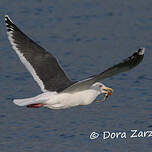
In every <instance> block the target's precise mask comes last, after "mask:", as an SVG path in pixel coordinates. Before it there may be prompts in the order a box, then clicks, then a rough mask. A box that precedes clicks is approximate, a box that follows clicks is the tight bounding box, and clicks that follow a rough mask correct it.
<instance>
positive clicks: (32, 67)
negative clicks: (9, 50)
mask: <svg viewBox="0 0 152 152" xmlns="http://www.w3.org/2000/svg"><path fill="white" fill-rule="evenodd" d="M5 23H6V28H7V34H8V38H9V40H10V43H11V44H12V47H13V49H14V50H15V52H16V53H17V55H18V56H19V58H20V60H21V62H22V63H23V64H24V65H25V67H26V68H27V69H28V71H29V72H30V73H31V74H32V76H33V78H34V79H35V81H36V82H37V83H38V84H39V86H40V88H41V90H42V91H43V92H45V91H46V90H49V91H58V90H62V89H64V88H66V87H67V86H69V85H71V84H72V83H73V82H72V81H71V80H70V79H69V78H68V77H67V76H66V74H65V73H64V71H63V70H62V68H61V67H60V66H59V64H58V62H57V60H56V58H55V57H54V56H53V55H52V54H50V53H49V52H47V51H46V50H45V49H43V48H42V47H41V46H39V45H38V44H36V43H35V42H34V41H32V40H31V39H30V38H28V37H27V36H26V35H25V34H24V33H23V32H22V31H21V30H20V29H19V28H18V27H17V26H16V25H15V24H14V23H13V22H12V21H11V20H10V18H9V17H8V16H7V15H6V16H5Z"/></svg>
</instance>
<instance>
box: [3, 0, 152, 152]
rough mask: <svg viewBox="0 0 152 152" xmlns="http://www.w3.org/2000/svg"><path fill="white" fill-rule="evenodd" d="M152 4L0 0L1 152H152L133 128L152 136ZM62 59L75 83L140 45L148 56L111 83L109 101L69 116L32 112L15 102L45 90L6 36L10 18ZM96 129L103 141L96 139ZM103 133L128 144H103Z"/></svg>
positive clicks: (77, 109) (70, 112)
mask: <svg viewBox="0 0 152 152" xmlns="http://www.w3.org/2000/svg"><path fill="white" fill-rule="evenodd" d="M151 6H152V1H151V0H146V1H143V0H134V1H122V0H102V1H100V0H94V1H91V0H84V1H74V0H66V1H61V0H51V1H50V0H45V1H42V0H35V1H29V0H26V1H18V0H14V1H9V0H1V1H0V12H1V13H0V21H1V22H0V52H1V55H0V93H1V95H0V151H3V152H18V151H21V152H35V151H36V152H93V151H94V152H101V151H102V152H116V151H123V152H143V151H146V152H151V148H152V137H149V138H148V137H141V138H130V137H129V134H130V130H131V129H137V130H138V131H147V130H149V131H150V130H152V100H151V99H152V93H151V92H152V91H151V87H152V85H151V81H152V70H151V68H152V66H151V65H152V53H151V50H152V16H151V14H152V9H151ZM5 14H8V15H9V16H10V17H11V19H12V20H13V21H14V22H15V23H16V24H17V25H18V26H19V27H20V29H22V30H23V31H24V32H25V33H26V34H27V35H29V36H30V37H31V38H32V39H33V40H35V41H36V42H37V43H39V44H40V45H42V46H43V47H44V48H47V49H48V51H50V52H51V53H53V54H54V55H55V56H56V57H57V58H58V59H59V62H60V64H61V65H62V67H63V68H64V70H65V71H66V72H67V74H68V75H69V76H70V77H71V79H73V80H80V79H83V78H86V77H88V76H90V75H92V74H95V73H98V72H99V71H103V70H104V69H106V68H108V67H110V66H112V65H113V64H116V63H118V62H120V61H121V60H122V59H124V58H126V57H128V56H130V55H131V54H132V53H133V52H134V51H135V50H137V49H138V48H139V47H145V48H146V52H145V58H144V60H143V62H142V63H141V64H140V65H139V66H138V67H137V68H135V69H133V70H131V71H129V72H127V73H124V74H120V75H117V76H115V77H112V78H109V79H107V80H104V81H103V83H104V84H106V85H107V86H109V87H112V88H113V89H114V94H113V96H112V97H109V98H108V100H107V101H106V102H103V103H95V102H94V103H92V104H91V105H88V106H81V107H75V108H71V109H66V110H49V109H46V108H40V109H28V108H25V107H23V108H22V107H18V106H16V105H14V104H13V103H12V99H14V98H25V97H32V96H35V95H37V94H39V93H40V88H39V87H38V85H37V84H36V83H35V82H34V80H33V78H32V77H31V75H30V74H29V73H28V72H27V70H26V69H25V68H24V66H23V65H22V64H21V63H20V61H19V59H18V57H17V56H16V54H15V52H14V51H13V50H12V48H11V46H10V43H9V42H8V39H7V36H6V30H5V26H4V15H5ZM93 131H96V132H97V133H99V134H100V136H99V137H98V138H97V139H94V140H91V139H89V136H90V134H91V133H92V132H93ZM104 131H110V132H120V131H121V132H126V133H127V138H123V139H122V138H118V139H110V138H109V139H106V140H104V139H103V138H102V133H103V132H104Z"/></svg>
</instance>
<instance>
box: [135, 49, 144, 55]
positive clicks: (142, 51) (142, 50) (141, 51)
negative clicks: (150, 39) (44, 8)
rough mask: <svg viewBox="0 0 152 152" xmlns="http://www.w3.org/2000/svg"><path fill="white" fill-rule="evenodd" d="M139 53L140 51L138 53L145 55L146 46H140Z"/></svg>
mask: <svg viewBox="0 0 152 152" xmlns="http://www.w3.org/2000/svg"><path fill="white" fill-rule="evenodd" d="M137 53H138V55H144V53H145V48H139V49H138V52H137Z"/></svg>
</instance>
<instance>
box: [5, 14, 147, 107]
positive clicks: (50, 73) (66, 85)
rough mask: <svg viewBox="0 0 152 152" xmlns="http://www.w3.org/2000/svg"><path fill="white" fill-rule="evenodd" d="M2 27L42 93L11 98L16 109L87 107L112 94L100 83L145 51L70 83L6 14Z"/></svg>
mask: <svg viewBox="0 0 152 152" xmlns="http://www.w3.org/2000/svg"><path fill="white" fill-rule="evenodd" d="M5 24H6V30H7V35H8V39H9V41H10V43H11V45H12V48H13V49H14V51H15V52H16V54H17V55H18V57H19V58H20V60H21V62H22V63H23V64H24V66H25V67H26V68H27V70H28V71H29V72H30V73H31V75H32V76H33V78H34V80H35V81H36V82H37V83H38V85H39V86H40V88H41V91H42V93H41V94H39V95H37V96H35V97H31V98H25V99H14V100H13V102H14V103H15V104H16V105H18V106H26V107H29V108H40V107H47V108H50V109H65V108H71V107H74V106H80V105H88V104H91V103H92V102H93V101H95V99H96V98H97V96H99V95H100V94H104V95H105V98H107V97H108V96H109V95H112V92H113V89H112V88H108V87H106V86H105V85H104V84H103V83H101V82H100V81H101V80H103V79H106V78H109V77H111V76H114V75H116V74H119V73H121V72H125V71H128V70H130V69H132V68H134V67H135V66H137V65H138V64H139V63H140V62H141V61H142V60H143V57H144V52H145V48H139V49H138V51H136V52H134V53H133V54H132V55H131V56H130V57H128V58H126V59H125V60H123V61H122V62H120V63H118V64H116V65H114V66H112V67H110V68H108V69H107V70H105V71H103V72H101V73H99V74H96V75H93V76H90V77H89V78H87V79H84V80H81V81H72V80H71V79H70V78H69V77H68V76H67V74H66V73H65V72H64V71H63V69H62V67H61V66H60V65H59V63H58V61H57V59H56V58H55V57H54V56H53V55H52V54H51V53H50V52H48V51H46V50H45V49H44V48H42V47H41V46H40V45H38V44H37V43H35V42H34V41H33V40H32V39H30V38H29V37H28V36H27V35H25V34H24V33H23V32H22V31H21V30H20V29H19V28H18V27H17V26H16V25H15V24H14V23H13V22H12V21H11V19H10V18H9V16H8V15H5Z"/></svg>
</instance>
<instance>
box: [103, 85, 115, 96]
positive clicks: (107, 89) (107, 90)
mask: <svg viewBox="0 0 152 152" xmlns="http://www.w3.org/2000/svg"><path fill="white" fill-rule="evenodd" d="M105 93H106V94H107V95H110V96H111V95H112V93H113V89H112V88H107V87H106V88H105Z"/></svg>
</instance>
